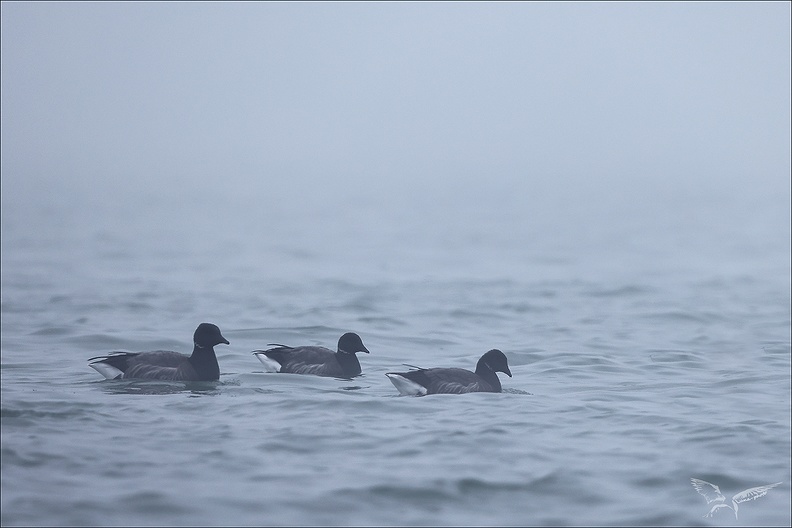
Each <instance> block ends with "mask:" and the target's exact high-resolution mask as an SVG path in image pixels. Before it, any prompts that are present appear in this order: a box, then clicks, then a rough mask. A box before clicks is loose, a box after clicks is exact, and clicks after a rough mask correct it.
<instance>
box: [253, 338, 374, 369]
mask: <svg viewBox="0 0 792 528" xmlns="http://www.w3.org/2000/svg"><path fill="white" fill-rule="evenodd" d="M268 346H272V347H274V348H270V349H267V350H254V351H253V354H254V355H255V356H256V357H257V358H258V359H259V361H261V363H263V364H264V367H265V368H266V369H267V371H268V372H288V373H292V374H310V375H314V376H328V377H334V378H353V377H355V376H359V375H360V373H361V369H360V362H359V361H358V359H357V356H356V355H355V354H356V353H357V352H365V353H366V354H368V353H369V351H368V349H367V348H366V347H365V346H364V345H363V340H362V339H360V336H359V335H357V334H355V333H354V332H347V333H346V334H344V335H342V336H341V337H340V338H339V339H338V350H337V351H336V352H333V351H332V350H330V349H328V348H325V347H321V346H300V347H290V346H286V345H276V344H270V345H268Z"/></svg>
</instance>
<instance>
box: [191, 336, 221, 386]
mask: <svg viewBox="0 0 792 528" xmlns="http://www.w3.org/2000/svg"><path fill="white" fill-rule="evenodd" d="M188 361H189V362H190V364H191V365H192V367H193V368H194V369H195V372H196V373H197V374H198V378H199V379H200V380H202V381H215V380H218V379H220V365H218V364H217V356H216V355H215V351H214V347H199V346H198V345H195V346H193V353H192V355H191V356H190V358H189V360H188Z"/></svg>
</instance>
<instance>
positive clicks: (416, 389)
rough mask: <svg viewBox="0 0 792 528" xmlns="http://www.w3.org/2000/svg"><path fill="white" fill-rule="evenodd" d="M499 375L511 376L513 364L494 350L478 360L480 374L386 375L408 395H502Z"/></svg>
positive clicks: (432, 370)
mask: <svg viewBox="0 0 792 528" xmlns="http://www.w3.org/2000/svg"><path fill="white" fill-rule="evenodd" d="M497 372H503V373H505V374H506V375H507V376H509V377H511V375H512V374H511V371H510V370H509V362H508V360H507V359H506V356H505V355H504V353H503V352H501V351H500V350H498V349H492V350H490V351H489V352H487V353H486V354H484V355H483V356H481V359H479V360H478V363H477V364H476V372H470V371H469V370H466V369H461V368H429V369H416V370H410V371H408V372H388V373H387V374H385V375H386V376H388V379H390V380H391V382H392V383H393V385H394V386H395V387H396V388H397V389H398V390H399V393H400V394H402V395H404V396H425V395H427V394H464V393H467V392H501V390H502V389H501V383H500V380H499V379H498V375H497V374H496V373H497Z"/></svg>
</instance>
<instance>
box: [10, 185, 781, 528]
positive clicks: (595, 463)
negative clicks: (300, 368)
mask: <svg viewBox="0 0 792 528" xmlns="http://www.w3.org/2000/svg"><path fill="white" fill-rule="evenodd" d="M440 196H441V194H440V193H433V194H432V198H433V199H438V201H437V202H434V203H435V205H434V206H430V205H429V203H428V202H429V201H431V200H429V199H428V198H427V199H426V200H424V201H421V199H418V198H409V199H408V198H405V199H403V200H402V201H399V198H398V197H393V198H380V199H379V200H374V201H369V202H364V201H361V202H359V203H358V205H359V206H358V207H355V208H340V207H338V203H339V202H338V201H337V200H335V199H329V200H328V201H329V203H322V201H321V200H316V202H315V203H312V204H308V205H307V206H306V207H305V208H302V207H294V204H290V203H288V202H286V201H284V202H283V203H271V204H268V205H267V206H266V207H261V208H258V209H257V208H256V207H255V206H254V205H253V202H254V201H255V200H251V201H248V200H246V199H245V198H243V197H239V196H237V197H222V198H218V200H217V203H216V204H214V205H213V206H212V207H206V208H205V211H204V212H205V213H206V214H204V212H197V211H193V212H186V213H185V212H184V211H189V207H185V203H188V202H185V203H182V205H181V206H180V209H179V210H180V211H182V213H180V214H179V215H174V214H173V209H172V206H171V205H172V204H170V203H169V202H168V200H167V199H162V200H161V201H157V200H150V201H147V200H140V201H132V202H127V203H116V202H113V203H106V204H104V205H102V204H100V203H98V202H97V203H88V204H81V206H80V207H74V206H73V204H71V205H70V201H69V199H68V197H67V198H64V199H63V200H61V201H55V202H53V203H48V204H46V206H42V205H40V204H39V205H36V204H33V205H29V206H27V207H23V206H16V207H6V210H4V211H3V232H2V524H3V525H8V526H12V525H74V526H84V525H196V524H202V525H580V524H605V525H713V526H720V525H737V524H741V525H742V524H745V525H779V526H788V525H789V523H790V480H792V475H790V249H789V247H790V246H789V244H790V242H789V220H790V218H789V205H788V196H786V197H784V196H782V197H781V198H782V199H778V197H774V196H769V195H762V194H761V193H756V194H755V195H754V196H751V197H745V196H740V197H736V196H731V197H728V198H725V197H720V198H717V199H713V200H712V201H711V202H708V201H707V200H706V199H699V198H695V197H694V199H692V200H691V201H690V203H688V202H686V201H684V200H675V199H671V198H668V197H666V198H664V201H659V202H658V201H657V198H652V199H648V198H647V199H644V200H643V201H636V200H632V199H631V200H627V199H620V200H614V202H613V203H608V204H600V205H589V206H588V207H587V208H586V207H584V206H583V205H582V204H584V203H585V201H584V200H579V201H578V202H576V204H577V205H576V207H575V208H566V209H559V210H558V211H559V213H560V212H561V211H563V213H564V215H566V218H565V219H564V221H563V222H559V221H558V219H557V218H554V217H553V213H552V211H553V210H554V209H553V207H550V206H547V207H545V208H544V209H543V210H542V211H541V213H539V212H537V207H538V204H537V203H533V202H530V201H529V200H528V199H527V198H524V197H520V196H514V195H511V194H509V193H507V192H502V193H491V195H489V196H487V195H486V194H485V193H484V194H479V195H478V197H477V199H476V200H472V199H471V198H469V197H468V198H466V199H463V198H462V197H461V194H460V195H459V196H457V195H454V194H449V195H445V198H446V200H445V201H443V200H442V199H440ZM174 199H175V198H174ZM425 202H426V203H425ZM199 203H200V204H205V202H199ZM87 210H88V212H86V211H87ZM532 211H533V212H532ZM569 214H579V215H580V221H579V222H575V221H571V220H570V219H569V216H568V215H569ZM556 225H557V226H558V228H557V229H556V228H555V227H554V226H556ZM32 226H35V228H34V227H32ZM203 321H209V322H213V323H216V324H217V325H219V326H220V328H221V329H222V331H223V334H224V335H225V336H226V337H227V338H228V339H229V340H230V342H231V344H230V345H229V346H223V345H220V346H218V347H216V350H217V353H218V358H219V362H220V368H221V378H220V381H219V382H217V383H197V384H179V383H156V382H137V381H105V380H102V379H101V377H100V376H99V375H98V374H97V373H96V372H94V371H93V370H92V369H90V368H88V366H87V362H86V360H87V359H88V358H89V357H91V356H95V355H97V354H102V353H105V352H108V351H111V350H131V351H138V350H153V349H171V350H177V351H181V352H189V350H190V348H191V336H192V332H193V330H194V329H195V326H197V324H198V323H200V322H203ZM345 331H356V332H358V333H359V334H360V335H361V336H362V338H363V341H364V343H365V344H366V345H367V347H368V348H369V349H370V350H371V352H372V353H371V354H370V355H361V363H362V366H363V372H364V375H363V376H361V377H359V378H357V379H355V380H353V381H345V380H337V379H327V378H319V377H310V376H297V375H285V374H269V373H264V372H263V369H262V366H261V365H260V364H259V363H258V361H257V360H256V359H255V358H254V357H253V356H252V355H251V354H250V352H251V351H252V350H254V349H256V348H260V347H262V346H264V345H265V344H267V343H273V342H274V343H286V344H322V345H326V346H330V347H333V346H334V345H335V343H336V341H337V339H338V337H339V336H340V335H341V334H342V333H343V332H345ZM494 347H497V348H500V349H502V350H503V351H504V352H505V353H506V355H507V356H508V358H509V362H510V365H511V370H512V372H513V374H514V377H513V378H507V377H505V376H502V377H501V379H502V381H503V385H504V392H503V393H502V394H469V395H462V396H445V395H443V396H428V397H423V398H413V397H402V396H399V395H398V393H397V391H396V389H395V388H394V387H393V386H392V385H391V383H390V382H389V381H388V379H387V378H386V377H385V375H384V374H385V373H386V372H388V371H391V370H393V369H399V368H404V367H403V364H404V363H408V364H417V365H421V366H456V367H464V368H473V367H474V366H475V362H476V360H477V359H478V357H479V356H480V355H481V354H482V353H483V352H485V351H486V350H488V349H490V348H494ZM691 477H695V478H700V479H704V480H706V481H709V482H712V483H714V484H717V485H719V486H720V489H721V490H722V492H723V493H724V495H726V496H727V497H728V498H729V499H730V498H731V496H732V495H733V494H735V493H737V492H739V491H741V490H743V489H746V488H750V487H754V486H759V485H764V484H772V483H776V482H782V484H780V485H779V486H778V487H776V488H774V489H772V490H771V491H770V492H769V493H768V494H767V495H766V496H764V497H761V498H759V499H757V500H755V501H753V502H747V503H743V504H741V505H740V509H739V521H735V519H734V518H733V514H732V512H731V511H730V510H726V509H724V510H723V511H721V512H719V513H718V514H716V516H715V517H714V518H713V519H705V518H703V515H704V514H705V513H707V511H708V510H709V507H708V505H707V504H706V501H705V499H704V497H702V496H701V495H699V494H698V493H696V491H695V490H694V489H693V488H692V486H691V484H690V478H691ZM727 502H728V501H727Z"/></svg>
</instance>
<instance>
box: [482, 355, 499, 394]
mask: <svg viewBox="0 0 792 528" xmlns="http://www.w3.org/2000/svg"><path fill="white" fill-rule="evenodd" d="M476 374H477V375H478V376H479V377H480V378H482V379H484V381H486V382H487V383H489V384H490V385H492V388H493V389H494V390H495V392H502V390H503V388H502V387H501V382H500V379H498V374H497V373H496V372H495V371H494V370H492V369H491V368H489V367H488V366H487V364H486V363H485V362H484V361H483V360H479V362H478V364H476Z"/></svg>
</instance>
